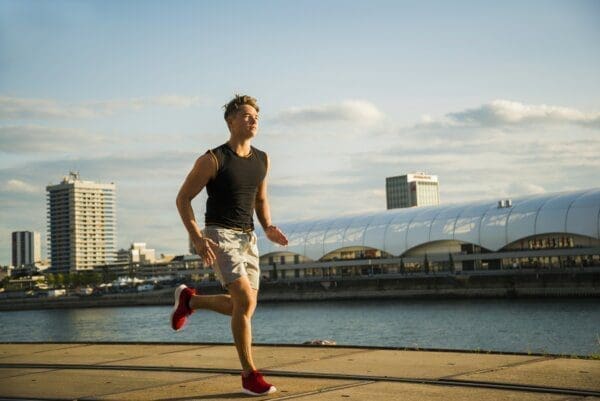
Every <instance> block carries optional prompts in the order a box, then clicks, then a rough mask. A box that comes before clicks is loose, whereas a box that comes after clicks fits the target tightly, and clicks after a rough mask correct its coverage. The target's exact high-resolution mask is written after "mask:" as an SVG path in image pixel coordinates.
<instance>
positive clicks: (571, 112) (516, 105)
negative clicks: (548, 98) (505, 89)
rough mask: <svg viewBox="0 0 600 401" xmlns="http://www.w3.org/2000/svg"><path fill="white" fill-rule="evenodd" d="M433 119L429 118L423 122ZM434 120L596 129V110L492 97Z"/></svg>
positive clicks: (598, 118) (598, 120) (598, 125)
mask: <svg viewBox="0 0 600 401" xmlns="http://www.w3.org/2000/svg"><path fill="white" fill-rule="evenodd" d="M435 122H436V121H435V120H433V119H429V120H427V121H424V124H425V125H426V124H432V123H435ZM437 122H438V123H444V122H445V123H446V124H449V125H453V123H454V124H458V125H475V126H482V127H497V126H526V125H564V124H569V125H580V126H585V127H590V128H595V129H599V128H600V113H584V112H582V111H579V110H576V109H573V108H568V107H560V106H548V105H545V104H541V105H531V104H523V103H520V102H515V101H510V100H494V101H492V102H491V103H487V104H483V105H481V106H479V107H476V108H473V109H466V110H463V111H459V112H454V113H449V114H446V119H442V120H441V121H437Z"/></svg>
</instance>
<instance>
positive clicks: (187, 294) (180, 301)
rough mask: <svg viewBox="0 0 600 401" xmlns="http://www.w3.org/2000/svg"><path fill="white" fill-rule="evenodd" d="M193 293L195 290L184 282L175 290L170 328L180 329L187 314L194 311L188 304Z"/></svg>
mask: <svg viewBox="0 0 600 401" xmlns="http://www.w3.org/2000/svg"><path fill="white" fill-rule="evenodd" d="M195 294H196V290H194V289H192V288H188V287H187V286H186V285H185V284H181V285H180V286H179V287H177V289H176V290H175V306H174V307H173V311H172V312H171V328H172V329H173V330H175V331H179V330H181V329H182V328H183V326H185V324H186V322H187V318H188V316H189V315H191V314H192V313H194V311H193V310H192V309H191V308H190V306H189V301H190V298H191V297H192V295H195Z"/></svg>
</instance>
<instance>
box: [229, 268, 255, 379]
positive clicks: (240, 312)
mask: <svg viewBox="0 0 600 401" xmlns="http://www.w3.org/2000/svg"><path fill="white" fill-rule="evenodd" d="M227 289H228V290H229V294H230V295H231V305H232V313H231V331H232V333H233V341H234V342H235V347H236V349H237V352H238V356H239V358H240V363H241V364H242V369H243V370H244V374H248V373H250V372H252V371H254V370H256V366H254V361H253V360H252V323H251V321H252V315H253V314H254V310H255V309H256V299H257V295H258V291H257V290H255V289H253V288H252V287H251V286H250V281H249V280H248V277H246V276H243V277H240V278H239V279H237V280H235V281H233V282H232V283H230V284H229V285H228V286H227Z"/></svg>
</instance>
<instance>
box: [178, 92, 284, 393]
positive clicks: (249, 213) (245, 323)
mask: <svg viewBox="0 0 600 401" xmlns="http://www.w3.org/2000/svg"><path fill="white" fill-rule="evenodd" d="M224 107H225V121H226V122H227V127H228V128H229V132H230V137H229V141H227V143H225V144H223V145H221V146H219V147H217V148H215V149H211V150H209V151H207V152H206V153H205V154H204V155H203V156H201V157H200V158H198V160H197V161H196V163H195V164H194V167H193V168H192V171H190V173H189V174H188V176H187V178H186V179H185V182H184V183H183V186H182V187H181V189H180V190H179V194H178V195H177V209H178V210H179V214H180V215H181V219H182V220H183V224H184V225H185V228H186V229H187V231H188V233H189V235H190V237H191V240H192V242H193V244H194V248H195V249H196V251H197V252H198V254H199V255H200V257H201V258H202V260H203V262H204V264H205V265H212V267H213V269H214V271H215V274H216V275H217V277H218V278H219V281H220V282H221V284H222V285H223V287H225V288H226V289H227V292H228V294H222V295H196V292H195V290H193V289H190V288H187V287H186V286H185V285H181V286H179V287H178V288H177V289H176V290H175V306H174V308H173V312H172V314H171V327H172V328H173V329H174V330H180V329H181V328H182V327H183V326H184V324H185V323H186V320H187V318H188V316H189V315H191V314H192V313H193V312H194V310H196V309H207V310H212V311H215V312H219V313H223V314H225V315H230V316H231V330H232V333H233V340H234V342H235V346H236V349H237V352H238V356H239V358H240V362H241V364H242V369H243V371H242V391H243V392H245V393H247V394H251V395H263V394H269V393H272V392H275V391H276V389H275V387H274V386H272V385H270V384H269V383H267V382H266V381H265V380H264V379H263V377H262V375H261V374H260V373H259V372H258V371H257V370H256V366H255V365H254V361H253V360H252V329H251V319H252V315H253V314H254V309H255V308H256V300H257V295H258V287H259V279H260V270H259V263H258V248H257V246H256V234H254V224H253V215H254V211H256V215H257V217H258V221H259V222H260V224H261V225H262V227H263V229H264V230H265V234H266V236H267V238H269V239H270V240H271V241H273V242H275V243H277V244H280V245H287V243H288V241H287V238H286V236H285V235H284V234H283V232H281V230H279V229H278V228H277V227H275V226H274V225H273V224H272V222H271V213H270V209H269V202H268V200H267V179H266V177H267V172H268V169H269V158H268V156H267V154H266V153H264V152H262V151H260V150H258V149H256V148H255V147H253V146H251V144H250V143H251V141H252V138H254V137H255V136H256V133H257V131H258V111H259V108H258V105H257V104H256V99H254V98H252V97H250V96H239V95H236V96H235V98H233V99H232V100H231V101H230V102H229V103H228V104H227V105H225V106H224ZM204 187H206V190H207V192H208V199H207V201H206V214H205V228H204V230H200V227H199V226H198V224H197V222H196V219H195V217H194V211H193V210H192V205H191V202H192V199H194V198H195V197H196V195H198V193H200V191H202V189H203V188H204Z"/></svg>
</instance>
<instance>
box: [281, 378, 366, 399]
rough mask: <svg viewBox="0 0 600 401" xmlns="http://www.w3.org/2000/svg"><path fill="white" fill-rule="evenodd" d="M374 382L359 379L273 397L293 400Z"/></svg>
mask: <svg viewBox="0 0 600 401" xmlns="http://www.w3.org/2000/svg"><path fill="white" fill-rule="evenodd" d="M373 383H375V382H374V381H359V382H354V383H349V384H340V385H337V386H329V387H323V388H320V389H317V390H313V391H306V392H304V393H298V394H290V395H284V396H283V397H278V398H273V399H272V400H273V401H280V400H291V399H294V398H303V397H308V396H311V395H317V394H323V393H329V392H332V391H337V390H344V389H347V388H352V387H359V386H366V385H367V384H373Z"/></svg>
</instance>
